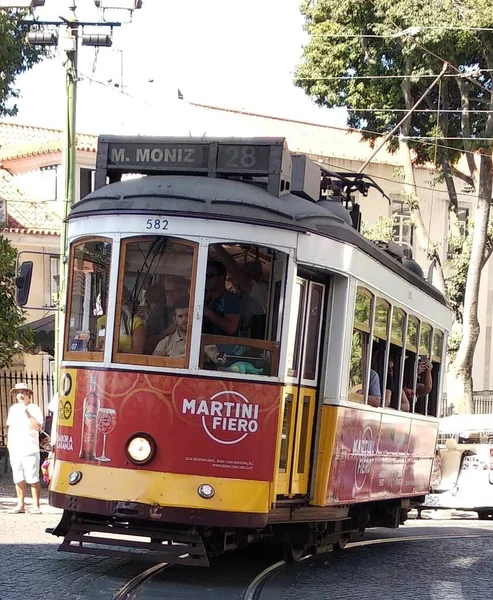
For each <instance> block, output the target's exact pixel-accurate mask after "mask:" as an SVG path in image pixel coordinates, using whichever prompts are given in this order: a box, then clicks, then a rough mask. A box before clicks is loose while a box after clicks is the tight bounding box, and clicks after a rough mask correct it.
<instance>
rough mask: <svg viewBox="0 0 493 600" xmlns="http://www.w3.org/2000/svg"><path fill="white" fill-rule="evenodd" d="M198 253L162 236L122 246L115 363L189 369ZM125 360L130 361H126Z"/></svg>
mask: <svg viewBox="0 0 493 600" xmlns="http://www.w3.org/2000/svg"><path fill="white" fill-rule="evenodd" d="M197 247H198V245H197V244H195V243H192V242H188V241H186V240H180V239H176V238H167V237H164V236H153V237H145V238H131V239H128V240H124V241H123V242H122V250H121V258H120V264H121V265H123V269H121V271H120V273H121V275H120V280H119V282H118V299H119V302H117V310H116V315H115V341H114V349H115V352H116V356H117V360H118V361H120V362H127V361H128V360H130V361H132V362H137V363H138V364H149V365H156V366H160V365H161V366H171V367H173V366H174V367H186V366H188V357H189V354H190V339H189V338H190V336H189V332H190V326H191V322H190V323H189V319H188V315H189V313H190V314H191V312H192V306H193V297H192V295H193V294H192V293H191V291H192V290H193V289H194V286H193V285H192V282H194V280H195V264H196V253H197ZM117 324H118V326H117ZM128 354H131V355H133V356H132V357H131V358H130V357H129V358H128V359H126V358H125V356H126V355H128ZM136 355H139V358H137V356H136Z"/></svg>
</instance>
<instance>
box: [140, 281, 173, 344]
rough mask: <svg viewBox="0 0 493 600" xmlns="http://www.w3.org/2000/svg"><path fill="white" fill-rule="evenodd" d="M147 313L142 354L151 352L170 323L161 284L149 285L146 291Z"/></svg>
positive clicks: (163, 288) (163, 289) (164, 293)
mask: <svg viewBox="0 0 493 600" xmlns="http://www.w3.org/2000/svg"><path fill="white" fill-rule="evenodd" d="M146 303H147V305H148V307H149V314H148V316H147V319H146V344H145V351H144V354H152V351H153V350H154V348H155V347H156V344H157V343H158V342H159V341H160V340H161V339H163V336H164V332H165V331H166V329H167V328H168V327H169V326H170V325H171V323H170V320H169V314H168V312H169V311H168V307H167V305H166V292H165V287H164V286H163V285H158V284H155V285H151V286H150V287H149V288H148V289H147V291H146Z"/></svg>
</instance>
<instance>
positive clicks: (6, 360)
mask: <svg viewBox="0 0 493 600" xmlns="http://www.w3.org/2000/svg"><path fill="white" fill-rule="evenodd" d="M16 257H17V251H16V250H15V248H13V246H12V245H11V243H10V242H9V240H7V239H6V238H5V237H3V236H0V368H1V367H8V366H9V365H10V364H11V363H12V359H13V357H14V356H15V355H16V354H19V353H22V352H27V351H28V350H30V349H31V348H32V345H33V332H32V331H31V330H30V329H20V327H21V326H22V325H23V324H24V322H25V318H24V313H23V311H22V310H20V309H19V308H18V306H17V305H16V303H15V263H16Z"/></svg>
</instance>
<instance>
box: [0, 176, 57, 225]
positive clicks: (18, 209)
mask: <svg viewBox="0 0 493 600" xmlns="http://www.w3.org/2000/svg"><path fill="white" fill-rule="evenodd" d="M0 198H2V199H3V200H5V201H6V202H7V215H8V217H9V219H10V218H12V219H13V220H14V221H15V223H12V222H8V223H7V225H8V226H10V228H11V229H12V225H13V229H15V230H16V231H11V233H22V232H24V233H26V232H30V233H34V232H43V233H50V234H58V231H59V229H60V218H59V217H58V215H57V214H56V213H55V212H54V211H53V210H52V209H51V208H50V207H49V206H47V205H46V204H45V203H44V202H40V201H39V200H37V199H36V198H32V197H30V196H28V195H27V194H26V193H25V192H23V191H22V190H21V189H19V187H18V186H17V185H16V182H15V176H14V175H11V174H10V173H9V172H8V171H6V170H5V169H0ZM17 225H18V226H19V227H17ZM19 228H20V229H19ZM17 230H18V231H17ZM21 230H22V231H21Z"/></svg>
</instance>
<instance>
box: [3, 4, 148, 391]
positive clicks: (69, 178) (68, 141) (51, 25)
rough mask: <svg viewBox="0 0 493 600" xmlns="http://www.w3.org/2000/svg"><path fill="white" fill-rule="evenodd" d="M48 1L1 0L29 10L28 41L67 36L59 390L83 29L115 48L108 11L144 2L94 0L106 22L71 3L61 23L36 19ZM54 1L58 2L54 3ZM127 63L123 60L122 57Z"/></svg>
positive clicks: (85, 40)
mask: <svg viewBox="0 0 493 600" xmlns="http://www.w3.org/2000/svg"><path fill="white" fill-rule="evenodd" d="M45 1H46V0H0V9H9V8H11V9H24V10H29V11H30V13H31V18H30V19H26V20H25V21H24V23H25V24H26V25H28V26H29V29H30V31H29V33H28V41H29V43H30V44H32V45H37V46H57V45H58V32H59V30H60V29H64V30H65V36H64V37H63V38H62V39H61V41H60V47H61V49H62V50H64V51H65V62H64V65H65V87H66V102H65V107H66V109H65V126H64V141H63V150H62V165H63V173H64V186H63V188H64V193H63V199H62V202H63V205H62V208H61V211H60V213H61V214H60V216H61V224H60V268H59V289H58V303H57V304H58V307H57V310H56V312H55V369H56V371H55V382H54V384H55V385H54V388H55V389H54V391H55V392H57V391H58V386H59V373H60V364H61V359H62V356H63V330H64V324H65V313H66V296H67V271H68V245H67V223H66V220H67V217H68V215H69V213H70V209H71V207H72V205H73V204H74V202H75V201H76V198H75V190H76V177H77V133H76V132H77V122H76V116H77V82H78V73H77V63H78V50H79V37H80V36H79V32H80V30H82V45H83V46H96V47H100V46H106V47H108V46H111V44H112V34H113V29H114V28H115V27H120V26H121V25H122V23H121V22H119V21H118V22H110V21H106V20H105V11H113V10H114V9H116V10H117V11H121V10H126V11H128V12H129V13H130V15H131V16H132V14H133V11H134V10H136V9H139V8H141V7H142V0H94V4H95V6H96V8H98V9H100V11H102V21H97V22H88V21H84V22H83V21H79V20H78V19H77V17H76V14H75V11H76V4H75V0H68V11H69V12H68V16H67V18H64V17H60V19H61V20H59V21H40V20H37V19H36V18H35V16H34V10H35V9H36V8H37V7H40V6H44V5H45ZM53 1H54V2H55V1H57V0H53ZM84 27H91V28H101V27H103V28H106V29H109V30H110V33H109V34H108V33H107V34H94V33H90V34H88V35H85V34H84ZM122 60H123V57H122Z"/></svg>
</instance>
